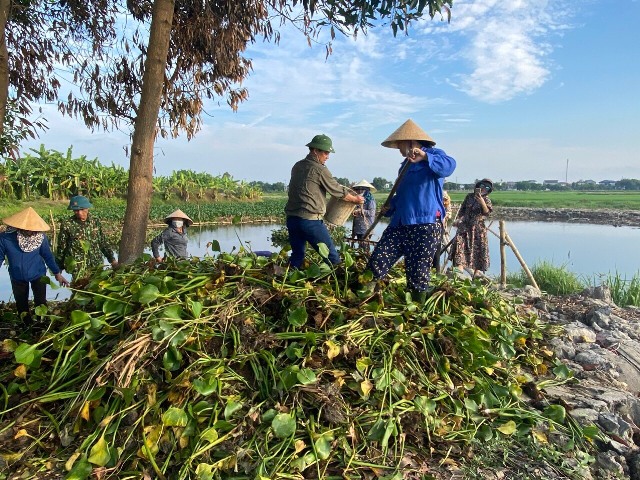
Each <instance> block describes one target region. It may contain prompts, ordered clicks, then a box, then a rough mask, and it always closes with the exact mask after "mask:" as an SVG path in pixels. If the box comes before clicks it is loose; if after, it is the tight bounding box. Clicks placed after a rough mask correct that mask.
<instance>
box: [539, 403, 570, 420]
mask: <svg viewBox="0 0 640 480" xmlns="http://www.w3.org/2000/svg"><path fill="white" fill-rule="evenodd" d="M542 415H544V416H545V417H547V418H548V419H549V420H552V421H554V422H557V423H564V419H565V418H566V416H567V411H566V410H565V409H564V407H563V406H562V405H549V406H548V407H547V408H545V409H544V412H542Z"/></svg>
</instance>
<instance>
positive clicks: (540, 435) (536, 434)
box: [531, 428, 549, 444]
mask: <svg viewBox="0 0 640 480" xmlns="http://www.w3.org/2000/svg"><path fill="white" fill-rule="evenodd" d="M531 435H532V436H533V438H534V439H535V440H536V442H538V443H544V444H546V443H549V440H548V439H547V435H546V434H545V433H544V432H543V431H542V430H536V429H535V428H534V429H533V430H531Z"/></svg>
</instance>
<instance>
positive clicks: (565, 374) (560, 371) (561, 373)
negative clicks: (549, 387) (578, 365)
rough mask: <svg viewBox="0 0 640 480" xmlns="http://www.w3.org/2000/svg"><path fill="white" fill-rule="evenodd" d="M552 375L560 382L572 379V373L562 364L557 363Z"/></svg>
mask: <svg viewBox="0 0 640 480" xmlns="http://www.w3.org/2000/svg"><path fill="white" fill-rule="evenodd" d="M553 374H554V375H555V376H556V377H558V378H559V379H561V380H567V379H569V378H572V377H573V372H572V371H571V370H570V369H569V367H567V366H566V365H565V364H564V363H560V362H558V365H557V366H556V367H555V368H554V369H553Z"/></svg>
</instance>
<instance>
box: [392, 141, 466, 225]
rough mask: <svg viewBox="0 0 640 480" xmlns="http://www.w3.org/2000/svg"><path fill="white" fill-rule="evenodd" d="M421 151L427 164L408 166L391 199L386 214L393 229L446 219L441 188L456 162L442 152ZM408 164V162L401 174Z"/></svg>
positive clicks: (419, 163)
mask: <svg viewBox="0 0 640 480" xmlns="http://www.w3.org/2000/svg"><path fill="white" fill-rule="evenodd" d="M421 150H422V151H423V152H425V153H426V158H425V160H423V161H421V162H417V163H412V164H411V165H409V168H408V169H407V171H406V173H405V174H404V176H403V177H402V179H400V184H399V185H398V189H397V190H396V193H395V195H394V196H393V198H392V199H391V202H390V208H389V210H388V211H387V213H386V216H388V217H391V221H390V222H389V226H391V227H397V226H399V225H422V224H425V223H436V222H437V221H438V218H444V216H445V213H446V212H445V208H444V203H443V202H442V187H443V184H444V179H445V177H448V176H450V175H451V174H452V173H453V171H454V170H455V169H456V161H455V160H454V159H453V158H452V157H450V156H448V155H447V154H446V153H445V152H444V150H441V149H439V148H434V147H422V148H421ZM408 161H409V160H407V159H406V158H405V160H404V162H402V165H401V167H400V170H402V167H404V165H405V162H408Z"/></svg>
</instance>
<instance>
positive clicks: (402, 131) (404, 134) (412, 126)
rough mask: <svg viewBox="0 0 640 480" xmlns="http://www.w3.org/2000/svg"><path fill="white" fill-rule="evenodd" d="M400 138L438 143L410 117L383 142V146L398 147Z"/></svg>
mask: <svg viewBox="0 0 640 480" xmlns="http://www.w3.org/2000/svg"><path fill="white" fill-rule="evenodd" d="M398 140H422V141H424V142H431V143H432V144H433V145H435V144H436V142H435V140H434V139H433V138H431V137H430V136H429V135H427V134H426V132H425V131H424V130H422V129H421V128H420V127H419V126H418V125H416V123H415V122H414V121H413V120H411V119H409V120H407V121H406V122H404V123H403V124H402V125H400V126H399V127H398V129H397V130H396V131H395V132H393V133H392V134H391V135H389V136H388V137H387V139H386V140H385V141H384V142H382V146H383V147H389V148H398V143H397V142H398Z"/></svg>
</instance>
